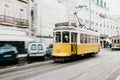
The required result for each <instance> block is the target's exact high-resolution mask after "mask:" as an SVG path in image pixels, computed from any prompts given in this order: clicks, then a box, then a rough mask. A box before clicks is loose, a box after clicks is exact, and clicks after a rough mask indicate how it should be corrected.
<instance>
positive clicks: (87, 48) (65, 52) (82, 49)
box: [53, 43, 100, 57]
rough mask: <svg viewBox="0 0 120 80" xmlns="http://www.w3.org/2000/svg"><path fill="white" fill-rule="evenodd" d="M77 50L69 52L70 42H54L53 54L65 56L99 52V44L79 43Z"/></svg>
mask: <svg viewBox="0 0 120 80" xmlns="http://www.w3.org/2000/svg"><path fill="white" fill-rule="evenodd" d="M76 48H77V49H75V48H73V49H75V50H77V51H73V52H71V44H64V43H55V44H54V48H53V56H58V57H61V56H62V57H67V56H72V55H74V54H77V55H81V54H86V53H91V52H99V50H100V45H99V44H80V45H77V47H76Z"/></svg>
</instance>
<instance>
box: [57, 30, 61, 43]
mask: <svg viewBox="0 0 120 80" xmlns="http://www.w3.org/2000/svg"><path fill="white" fill-rule="evenodd" d="M58 42H61V32H56V43H58Z"/></svg>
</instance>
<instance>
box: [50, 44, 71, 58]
mask: <svg viewBox="0 0 120 80" xmlns="http://www.w3.org/2000/svg"><path fill="white" fill-rule="evenodd" d="M53 47H54V48H53V54H52V55H53V56H63V57H64V56H71V45H70V44H64V43H62V44H61V43H55V44H54V45H53Z"/></svg>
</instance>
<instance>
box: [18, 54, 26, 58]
mask: <svg viewBox="0 0 120 80" xmlns="http://www.w3.org/2000/svg"><path fill="white" fill-rule="evenodd" d="M23 57H27V54H18V58H23Z"/></svg>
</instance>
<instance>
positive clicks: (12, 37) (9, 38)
mask: <svg viewBox="0 0 120 80" xmlns="http://www.w3.org/2000/svg"><path fill="white" fill-rule="evenodd" d="M0 41H34V38H32V37H29V36H25V35H3V34H2V35H0Z"/></svg>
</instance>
